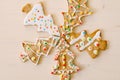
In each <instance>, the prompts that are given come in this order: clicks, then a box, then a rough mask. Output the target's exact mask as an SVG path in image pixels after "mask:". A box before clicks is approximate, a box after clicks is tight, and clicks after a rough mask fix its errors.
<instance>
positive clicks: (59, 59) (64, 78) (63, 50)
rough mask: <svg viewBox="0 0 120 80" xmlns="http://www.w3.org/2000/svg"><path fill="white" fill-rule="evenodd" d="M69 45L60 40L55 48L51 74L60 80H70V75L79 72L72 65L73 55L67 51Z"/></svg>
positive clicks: (76, 67)
mask: <svg viewBox="0 0 120 80" xmlns="http://www.w3.org/2000/svg"><path fill="white" fill-rule="evenodd" d="M68 48H69V45H68V44H67V42H66V41H65V40H64V39H61V40H60V42H59V44H58V46H57V47H56V49H57V51H56V55H55V57H54V60H55V62H56V65H55V66H53V69H52V72H51V73H52V74H54V75H60V80H70V79H71V74H72V73H75V72H77V71H79V67H78V66H76V65H75V64H74V59H75V55H74V54H73V53H72V52H71V51H70V50H69V49H68Z"/></svg>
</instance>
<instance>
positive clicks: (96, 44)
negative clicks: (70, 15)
mask: <svg viewBox="0 0 120 80" xmlns="http://www.w3.org/2000/svg"><path fill="white" fill-rule="evenodd" d="M70 36H71V37H70V39H69V40H67V41H68V42H69V43H70V44H71V45H73V44H74V45H75V47H76V48H77V49H79V50H80V51H84V50H86V51H87V52H88V53H89V54H90V56H91V57H92V58H96V57H97V56H98V55H99V52H100V51H101V50H105V49H106V47H107V41H106V40H102V37H101V31H100V30H96V31H94V32H93V33H92V34H88V33H87V31H85V30H84V31H82V32H81V33H80V34H75V33H71V35H70Z"/></svg>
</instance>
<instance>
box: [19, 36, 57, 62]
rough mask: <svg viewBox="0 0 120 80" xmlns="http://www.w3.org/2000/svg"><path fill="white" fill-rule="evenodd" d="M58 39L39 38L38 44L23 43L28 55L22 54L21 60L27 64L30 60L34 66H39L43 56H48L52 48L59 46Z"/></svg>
mask: <svg viewBox="0 0 120 80" xmlns="http://www.w3.org/2000/svg"><path fill="white" fill-rule="evenodd" d="M57 42H58V40H57V38H54V37H50V38H39V39H38V40H37V42H36V43H33V42H28V41H25V42H23V43H22V45H23V48H24V50H25V52H26V55H23V54H21V55H22V56H21V59H22V60H23V61H24V62H25V61H26V60H27V58H28V59H30V60H31V61H32V62H33V63H34V64H38V63H39V60H40V57H41V55H43V56H47V55H48V54H49V53H50V51H51V49H52V47H54V46H55V45H56V44H57Z"/></svg>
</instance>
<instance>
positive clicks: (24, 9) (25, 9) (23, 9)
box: [22, 3, 32, 13]
mask: <svg viewBox="0 0 120 80" xmlns="http://www.w3.org/2000/svg"><path fill="white" fill-rule="evenodd" d="M31 9H32V5H31V4H29V3H28V4H26V5H25V6H23V8H22V12H23V13H28V12H29V11H30V10H31Z"/></svg>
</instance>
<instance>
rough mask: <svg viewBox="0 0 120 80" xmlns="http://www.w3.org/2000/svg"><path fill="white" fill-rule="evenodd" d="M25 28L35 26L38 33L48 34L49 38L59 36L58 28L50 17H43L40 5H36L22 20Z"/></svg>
mask: <svg viewBox="0 0 120 80" xmlns="http://www.w3.org/2000/svg"><path fill="white" fill-rule="evenodd" d="M24 25H25V26H37V27H38V29H37V31H38V32H48V33H49V34H50V35H51V36H52V35H55V36H60V33H59V30H58V26H56V25H55V24H54V22H53V19H52V16H51V15H48V16H45V15H44V12H43V8H42V4H41V3H38V4H35V5H34V6H33V8H32V9H31V10H30V11H29V13H28V14H27V16H26V17H25V19H24Z"/></svg>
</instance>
